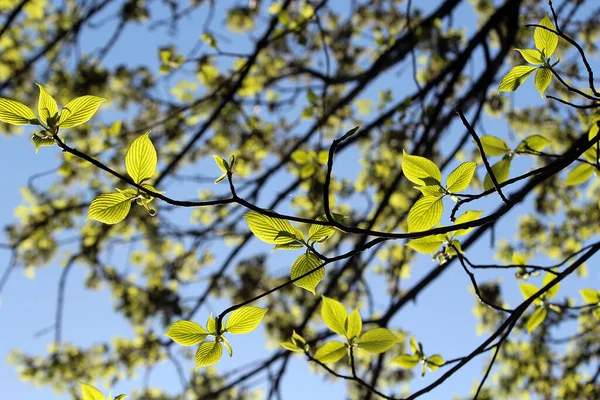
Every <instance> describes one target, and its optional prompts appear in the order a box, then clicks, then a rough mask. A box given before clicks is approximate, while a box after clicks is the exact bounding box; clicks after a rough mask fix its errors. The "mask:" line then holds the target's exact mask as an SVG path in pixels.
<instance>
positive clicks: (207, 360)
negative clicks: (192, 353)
mask: <svg viewBox="0 0 600 400" xmlns="http://www.w3.org/2000/svg"><path fill="white" fill-rule="evenodd" d="M222 355H223V346H221V343H219V342H204V343H202V344H201V345H200V347H198V351H196V370H198V368H200V367H207V366H209V365H213V364H216V363H217V361H219V360H220V359H221V356H222Z"/></svg>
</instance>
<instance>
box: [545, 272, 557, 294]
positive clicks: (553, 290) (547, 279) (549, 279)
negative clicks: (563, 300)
mask: <svg viewBox="0 0 600 400" xmlns="http://www.w3.org/2000/svg"><path fill="white" fill-rule="evenodd" d="M555 278H556V275H553V274H550V273H548V272H546V275H544V279H543V280H542V287H544V286H546V285H547V284H549V283H550V282H552V281H553V280H554V279H555ZM558 289H560V282H559V283H557V284H556V285H554V286H552V288H551V289H549V290H548V291H547V292H546V298H547V299H551V298H553V297H554V296H556V293H558Z"/></svg>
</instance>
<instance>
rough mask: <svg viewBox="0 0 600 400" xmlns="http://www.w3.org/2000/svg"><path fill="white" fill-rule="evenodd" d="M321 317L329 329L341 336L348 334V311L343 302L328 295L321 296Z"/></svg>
mask: <svg viewBox="0 0 600 400" xmlns="http://www.w3.org/2000/svg"><path fill="white" fill-rule="evenodd" d="M321 297H322V298H323V303H322V305H321V318H322V319H323V322H324V323H325V325H327V327H328V328H329V329H331V330H332V331H334V332H335V333H337V334H338V335H340V336H345V335H346V318H348V312H347V311H346V308H345V307H344V305H343V304H342V303H340V302H339V301H337V300H334V299H331V298H329V297H326V296H321Z"/></svg>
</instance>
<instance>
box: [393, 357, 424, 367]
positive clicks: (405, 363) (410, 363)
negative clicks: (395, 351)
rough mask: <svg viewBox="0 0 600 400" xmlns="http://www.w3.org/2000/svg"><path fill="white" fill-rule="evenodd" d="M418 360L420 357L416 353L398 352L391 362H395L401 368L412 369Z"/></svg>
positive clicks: (417, 363)
mask: <svg viewBox="0 0 600 400" xmlns="http://www.w3.org/2000/svg"><path fill="white" fill-rule="evenodd" d="M420 361H421V358H420V357H419V356H418V355H417V354H400V355H399V356H398V357H396V358H394V359H393V360H392V364H396V365H398V366H399V367H400V368H403V369H413V368H414V367H416V366H417V365H419V362H420Z"/></svg>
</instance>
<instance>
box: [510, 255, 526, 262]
mask: <svg viewBox="0 0 600 400" xmlns="http://www.w3.org/2000/svg"><path fill="white" fill-rule="evenodd" d="M512 263H513V264H514V265H527V259H526V258H525V257H523V256H522V255H521V254H519V253H513V255H512Z"/></svg>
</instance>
